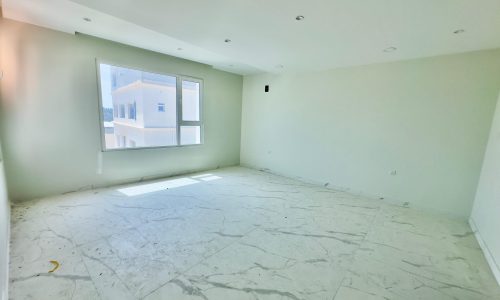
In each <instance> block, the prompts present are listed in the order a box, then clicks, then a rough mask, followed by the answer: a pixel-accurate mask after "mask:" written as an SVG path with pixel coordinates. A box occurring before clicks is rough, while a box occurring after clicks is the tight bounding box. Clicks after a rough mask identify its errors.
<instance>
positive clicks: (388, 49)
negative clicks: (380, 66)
mask: <svg viewBox="0 0 500 300" xmlns="http://www.w3.org/2000/svg"><path fill="white" fill-rule="evenodd" d="M397 49H398V48H396V47H389V48H385V49H384V52H393V51H396V50H397Z"/></svg>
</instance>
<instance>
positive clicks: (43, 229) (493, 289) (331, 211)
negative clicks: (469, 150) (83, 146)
mask: <svg viewBox="0 0 500 300" xmlns="http://www.w3.org/2000/svg"><path fill="white" fill-rule="evenodd" d="M11 220H12V225H11V250H10V251H11V253H10V290H9V298H10V299H37V300H38V299H41V300H45V299H51V300H54V299H56V300H57V299H103V300H106V299H111V300H113V299H119V300H122V299H125V300H128V299H130V300H135V299H147V300H155V299H175V300H177V299H180V300H182V299H205V300H206V299H217V300H219V299H266V300H267V299H269V300H271V299H295V300H298V299H328V300H332V299H336V300H345V299H347V300H355V299H500V288H499V286H498V284H497V283H496V281H495V280H494V278H493V275H492V274H491V272H490V270H489V268H488V266H487V264H486V261H485V259H484V256H483V254H482V252H481V250H480V249H479V246H478V244H477V242H476V240H475V237H474V235H473V233H472V231H471V229H470V227H469V226H468V224H467V223H466V222H465V221H463V220H456V219H452V218H448V217H446V216H442V215H436V214H430V213H427V212H421V211H417V210H414V209H409V208H404V207H398V206H394V205H390V204H387V203H384V202H382V201H380V200H374V199H367V198H364V197H360V196H356V195H352V194H349V193H346V192H343V191H336V190H332V189H327V188H325V187H321V186H316V185H312V184H308V183H303V182H300V181H297V180H294V179H290V178H284V177H280V176H275V175H272V174H269V173H264V172H260V171H256V170H251V169H246V168H241V167H234V168H226V169H218V170H213V171H210V172H203V173H196V174H191V175H186V176H179V177H174V178H166V179H159V180H155V181H149V182H139V183H135V184H127V185H122V186H117V187H109V188H103V189H95V190H87V191H79V192H74V193H68V194H65V195H59V196H54V197H47V198H43V199H37V200H34V201H30V202H26V203H22V204H19V205H15V206H14V207H13V209H12V218H11ZM51 260H57V261H58V262H59V263H60V267H59V268H58V269H57V270H55V271H54V272H52V273H50V272H48V271H49V270H51V269H52V268H53V265H52V263H50V261H51Z"/></svg>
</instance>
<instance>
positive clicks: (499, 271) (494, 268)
mask: <svg viewBox="0 0 500 300" xmlns="http://www.w3.org/2000/svg"><path fill="white" fill-rule="evenodd" d="M469 225H470V227H471V229H472V231H473V232H474V235H475V236H476V240H477V242H478V244H479V247H481V250H483V253H484V257H485V258H486V261H487V262H488V265H489V266H490V269H491V272H492V273H493V275H494V276H495V279H496V280H497V282H498V285H500V267H499V266H498V264H497V262H496V261H495V257H494V256H493V255H492V253H491V252H490V249H489V248H488V245H486V243H485V242H484V240H483V238H482V237H481V233H480V232H479V230H478V228H477V226H476V223H475V222H474V219H472V218H470V219H469Z"/></svg>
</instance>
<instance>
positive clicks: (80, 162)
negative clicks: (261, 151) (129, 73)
mask: <svg viewBox="0 0 500 300" xmlns="http://www.w3.org/2000/svg"><path fill="white" fill-rule="evenodd" d="M0 28H1V32H2V40H1V42H0V44H1V47H2V48H3V55H2V60H1V62H2V66H3V69H4V79H3V80H2V81H1V82H2V100H1V105H0V109H1V114H0V130H1V131H0V134H1V137H2V140H3V142H4V156H5V165H6V173H7V182H8V187H9V193H10V196H11V200H13V201H18V200H26V199H31V198H34V197H40V196H45V195H50V194H56V193H61V192H66V191H71V190H75V189H79V188H82V187H88V186H90V185H106V184H112V183H116V182H122V181H128V180H134V179H139V178H141V177H143V176H163V175H169V174H176V173H184V172H188V171H191V170H200V169H210V168H216V167H217V166H221V167H223V166H231V165H238V164H239V155H240V125H241V89H242V81H243V79H242V77H241V76H239V75H234V74H230V73H226V72H222V71H218V70H214V69H213V68H211V67H210V66H207V65H203V64H199V63H195V62H191V61H187V60H182V59H178V58H174V57H170V56H166V55H162V54H158V53H153V52H149V51H145V50H141V49H137V48H134V47H129V46H124V45H121V44H117V43H113V42H109V41H105V40H100V39H97V38H92V37H88V36H83V35H70V34H65V33H61V32H57V31H52V30H48V29H43V28H40V27H35V26H32V25H28V24H24V23H19V22H14V21H9V20H5V19H3V20H1V23H0ZM96 57H97V58H101V59H105V60H109V61H112V62H115V63H118V64H122V65H127V66H135V67H140V68H143V69H145V70H150V71H156V72H167V73H177V74H183V75H188V76H193V77H198V78H203V79H204V103H203V104H204V105H203V107H204V112H203V113H204V121H205V144H204V145H202V146H190V147H182V148H169V149H155V150H132V151H119V152H106V153H104V154H103V174H102V175H99V174H97V168H98V158H97V156H98V152H99V151H100V131H99V122H98V120H99V115H98V109H99V108H98V100H97V98H98V91H97V78H96V66H95V59H96Z"/></svg>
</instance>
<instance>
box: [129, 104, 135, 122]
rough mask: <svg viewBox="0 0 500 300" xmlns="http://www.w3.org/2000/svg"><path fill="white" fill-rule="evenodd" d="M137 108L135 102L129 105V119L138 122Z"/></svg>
mask: <svg viewBox="0 0 500 300" xmlns="http://www.w3.org/2000/svg"><path fill="white" fill-rule="evenodd" d="M135 108H136V104H135V102H134V103H129V105H128V118H129V119H131V120H136V116H135Z"/></svg>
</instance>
